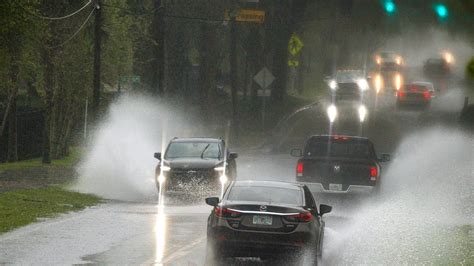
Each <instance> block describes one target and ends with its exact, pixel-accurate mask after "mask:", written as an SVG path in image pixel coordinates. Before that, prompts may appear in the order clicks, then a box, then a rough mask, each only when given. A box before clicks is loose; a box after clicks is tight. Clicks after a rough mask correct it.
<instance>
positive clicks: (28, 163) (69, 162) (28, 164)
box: [0, 147, 82, 170]
mask: <svg viewBox="0 0 474 266" xmlns="http://www.w3.org/2000/svg"><path fill="white" fill-rule="evenodd" d="M81 155H82V149H80V148H78V147H71V150H70V152H69V156H66V157H64V158H62V159H59V160H52V162H51V164H49V165H48V164H43V163H42V162H41V158H34V159H29V160H23V161H18V162H14V163H0V170H12V169H22V168H41V167H73V166H74V164H76V163H77V162H78V161H79V159H80V158H81Z"/></svg>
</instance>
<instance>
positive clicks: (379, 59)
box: [375, 56, 382, 65]
mask: <svg viewBox="0 0 474 266" xmlns="http://www.w3.org/2000/svg"><path fill="white" fill-rule="evenodd" d="M375 62H377V65H380V64H381V63H382V58H380V56H376V57H375Z"/></svg>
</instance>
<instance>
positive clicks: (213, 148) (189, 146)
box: [165, 142, 221, 159]
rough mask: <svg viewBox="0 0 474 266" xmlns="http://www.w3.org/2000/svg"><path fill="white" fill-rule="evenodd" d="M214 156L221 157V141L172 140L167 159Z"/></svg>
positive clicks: (213, 157) (215, 157)
mask: <svg viewBox="0 0 474 266" xmlns="http://www.w3.org/2000/svg"><path fill="white" fill-rule="evenodd" d="M182 157H185V158H212V159H219V158H220V157H221V149H220V145H219V143H208V142H172V143H171V144H170V145H169V146H168V149H167V151H166V154H165V159H173V158H182Z"/></svg>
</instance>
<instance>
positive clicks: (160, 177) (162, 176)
mask: <svg viewBox="0 0 474 266" xmlns="http://www.w3.org/2000/svg"><path fill="white" fill-rule="evenodd" d="M165 181H166V177H165V176H164V175H159V176H158V183H160V184H163V182H165Z"/></svg>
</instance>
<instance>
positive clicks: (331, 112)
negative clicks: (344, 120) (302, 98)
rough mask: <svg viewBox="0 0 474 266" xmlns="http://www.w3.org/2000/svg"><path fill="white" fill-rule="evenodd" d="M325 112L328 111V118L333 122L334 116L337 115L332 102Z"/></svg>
mask: <svg viewBox="0 0 474 266" xmlns="http://www.w3.org/2000/svg"><path fill="white" fill-rule="evenodd" d="M327 113H328V118H329V122H331V123H332V122H334V121H335V120H336V117H337V108H336V106H335V105H334V104H331V105H330V106H329V107H328V109H327Z"/></svg>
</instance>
